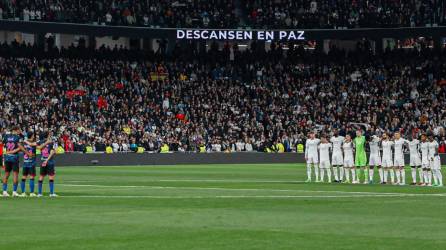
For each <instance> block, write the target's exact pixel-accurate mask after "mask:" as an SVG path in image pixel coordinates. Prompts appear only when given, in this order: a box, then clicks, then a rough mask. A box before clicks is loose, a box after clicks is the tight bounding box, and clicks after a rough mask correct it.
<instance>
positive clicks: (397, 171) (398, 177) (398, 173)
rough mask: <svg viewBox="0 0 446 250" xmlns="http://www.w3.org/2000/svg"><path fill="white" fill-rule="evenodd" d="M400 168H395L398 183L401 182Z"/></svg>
mask: <svg viewBox="0 0 446 250" xmlns="http://www.w3.org/2000/svg"><path fill="white" fill-rule="evenodd" d="M400 173H401V172H400V170H399V169H395V175H396V183H401V177H400Z"/></svg>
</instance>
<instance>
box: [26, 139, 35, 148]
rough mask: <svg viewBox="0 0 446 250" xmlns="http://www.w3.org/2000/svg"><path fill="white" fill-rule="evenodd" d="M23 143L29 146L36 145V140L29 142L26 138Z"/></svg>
mask: <svg viewBox="0 0 446 250" xmlns="http://www.w3.org/2000/svg"><path fill="white" fill-rule="evenodd" d="M23 143H25V144H26V145H28V146H31V147H36V146H37V143H36V142H30V141H28V140H24V141H23Z"/></svg>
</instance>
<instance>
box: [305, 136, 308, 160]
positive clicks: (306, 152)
mask: <svg viewBox="0 0 446 250" xmlns="http://www.w3.org/2000/svg"><path fill="white" fill-rule="evenodd" d="M307 158H308V139H307V140H306V141H305V160H307Z"/></svg>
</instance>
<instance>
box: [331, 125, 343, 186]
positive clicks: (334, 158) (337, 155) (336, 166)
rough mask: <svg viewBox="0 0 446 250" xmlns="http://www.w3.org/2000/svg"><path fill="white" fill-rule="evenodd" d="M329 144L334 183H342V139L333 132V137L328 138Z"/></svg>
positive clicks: (337, 133) (336, 131)
mask: <svg viewBox="0 0 446 250" xmlns="http://www.w3.org/2000/svg"><path fill="white" fill-rule="evenodd" d="M330 142H331V143H332V144H333V152H332V155H331V165H332V167H333V174H334V179H335V182H342V181H343V180H344V168H343V165H344V157H343V156H342V143H343V142H344V137H343V136H340V135H339V132H338V130H335V131H334V132H333V136H332V137H331V138H330ZM338 170H339V171H338ZM338 174H339V175H338Z"/></svg>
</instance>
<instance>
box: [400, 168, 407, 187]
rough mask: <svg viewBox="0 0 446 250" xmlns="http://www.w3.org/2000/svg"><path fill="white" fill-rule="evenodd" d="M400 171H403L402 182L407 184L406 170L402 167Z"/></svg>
mask: <svg viewBox="0 0 446 250" xmlns="http://www.w3.org/2000/svg"><path fill="white" fill-rule="evenodd" d="M400 173H401V182H400V183H401V184H403V185H404V184H406V171H405V170H404V168H403V169H400Z"/></svg>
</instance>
